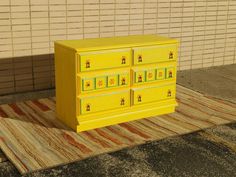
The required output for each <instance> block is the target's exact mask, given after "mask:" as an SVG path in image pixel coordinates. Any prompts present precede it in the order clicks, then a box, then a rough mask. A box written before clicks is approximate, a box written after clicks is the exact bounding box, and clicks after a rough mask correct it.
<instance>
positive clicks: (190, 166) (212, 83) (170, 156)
mask: <svg viewBox="0 0 236 177" xmlns="http://www.w3.org/2000/svg"><path fill="white" fill-rule="evenodd" d="M177 82H178V84H180V85H183V86H186V87H188V88H191V89H193V90H196V91H199V92H202V93H205V94H207V95H209V96H214V97H218V98H221V99H226V100H229V101H231V102H236V65H228V66H221V67H215V68H208V69H196V70H189V71H180V72H179V73H178V79H177ZM53 95H54V91H53V90H50V91H42V92H40V93H34V92H33V93H27V94H18V95H15V96H4V97H2V98H0V102H1V103H3V102H4V103H6V102H12V101H18V100H22V99H28V98H40V97H44V96H53ZM0 176H9V177H10V176H14V177H18V176H20V174H19V173H18V171H17V170H16V168H15V167H14V166H13V165H12V164H11V163H10V162H9V161H6V162H3V163H0ZM25 176H27V177H31V176H32V177H46V176H47V177H48V176H60V177H70V176H73V177H74V176H78V177H157V176H160V177H195V176H196V177H203V176H204V177H205V176H206V177H208V176H209V177H236V123H231V124H228V125H223V126H217V127H214V128H210V129H206V130H202V131H198V132H195V133H191V134H187V135H183V136H177V137H172V138H168V139H164V140H161V141H154V142H149V143H147V144H144V145H140V146H136V147H130V148H128V149H123V150H121V151H117V152H113V153H109V154H103V155H99V156H96V157H92V158H89V159H86V160H83V161H79V162H74V163H71V164H67V165H62V166H59V167H55V168H52V169H46V170H43V171H39V172H34V173H31V174H27V175H25Z"/></svg>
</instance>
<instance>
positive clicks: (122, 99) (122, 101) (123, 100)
mask: <svg viewBox="0 0 236 177" xmlns="http://www.w3.org/2000/svg"><path fill="white" fill-rule="evenodd" d="M120 105H122V106H123V105H125V98H121V100H120Z"/></svg>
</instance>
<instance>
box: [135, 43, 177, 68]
mask: <svg viewBox="0 0 236 177" xmlns="http://www.w3.org/2000/svg"><path fill="white" fill-rule="evenodd" d="M133 50H134V58H133V60H134V65H140V64H149V63H156V62H162V61H173V60H176V59H177V45H176V44H169V45H157V46H149V47H137V48H134V49H133Z"/></svg>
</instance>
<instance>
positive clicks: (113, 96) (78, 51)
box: [55, 35, 178, 132]
mask: <svg viewBox="0 0 236 177" xmlns="http://www.w3.org/2000/svg"><path fill="white" fill-rule="evenodd" d="M177 48H178V42H177V41H176V40H175V39H170V38H166V37H160V36H155V35H140V36H125V37H113V38H100V39H85V40H66V41H57V42H55V63H56V92H57V115H58V118H59V119H60V120H61V121H63V122H64V123H65V124H66V125H68V126H69V127H71V128H73V129H74V130H75V131H77V132H79V131H84V130H89V129H93V128H97V127H103V126H107V125H112V124H116V123H121V122H126V121H130V120H135V119H140V118H144V117H147V116H154V115H160V114H165V113H170V112H174V109H175V106H176V105H177V103H176V101H175V93H176V90H175V85H176V61H177V57H178V53H177ZM139 60H140V61H139Z"/></svg>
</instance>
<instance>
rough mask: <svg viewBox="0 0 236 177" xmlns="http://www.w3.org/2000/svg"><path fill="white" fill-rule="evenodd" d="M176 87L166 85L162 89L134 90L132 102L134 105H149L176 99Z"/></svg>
mask: <svg viewBox="0 0 236 177" xmlns="http://www.w3.org/2000/svg"><path fill="white" fill-rule="evenodd" d="M175 93H176V86H175V85H174V84H173V85H166V86H162V87H151V88H141V89H140V88H137V89H132V101H133V104H134V105H138V104H143V103H149V102H154V101H159V100H164V99H169V98H175Z"/></svg>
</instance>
